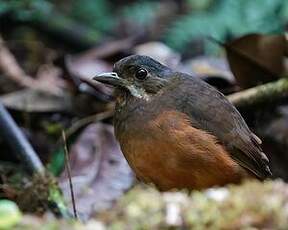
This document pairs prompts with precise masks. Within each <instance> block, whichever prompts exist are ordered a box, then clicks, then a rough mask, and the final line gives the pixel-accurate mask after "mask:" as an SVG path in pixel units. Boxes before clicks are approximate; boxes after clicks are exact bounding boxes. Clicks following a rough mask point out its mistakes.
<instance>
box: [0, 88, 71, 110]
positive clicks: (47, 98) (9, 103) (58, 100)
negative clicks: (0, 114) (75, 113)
mask: <svg viewBox="0 0 288 230" xmlns="http://www.w3.org/2000/svg"><path fill="white" fill-rule="evenodd" d="M0 100H1V102H2V103H3V104H4V105H5V106H6V107H7V108H9V109H14V110H19V111H25V112H61V111H64V112H69V111H71V110H72V103H71V102H72V100H71V96H70V95H69V94H66V93H65V92H64V91H63V92H62V94H61V96H57V95H53V94H49V93H46V92H40V91H38V90H35V89H32V88H30V89H23V90H19V91H16V92H12V93H9V94H5V95H4V96H1V97H0Z"/></svg>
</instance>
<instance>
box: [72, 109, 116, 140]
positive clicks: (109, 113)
mask: <svg viewBox="0 0 288 230" xmlns="http://www.w3.org/2000/svg"><path fill="white" fill-rule="evenodd" d="M113 114H114V109H109V110H108V111H105V112H102V113H97V114H95V115H92V116H89V117H85V118H83V119H80V120H78V121H76V122H74V123H73V125H72V126H71V127H70V128H68V129H67V130H66V137H67V139H68V138H69V137H70V136H71V135H73V134H74V133H75V132H77V131H78V130H79V129H81V128H82V127H84V126H86V125H88V124H90V123H92V122H98V121H102V120H104V119H107V118H109V117H112V116H113Z"/></svg>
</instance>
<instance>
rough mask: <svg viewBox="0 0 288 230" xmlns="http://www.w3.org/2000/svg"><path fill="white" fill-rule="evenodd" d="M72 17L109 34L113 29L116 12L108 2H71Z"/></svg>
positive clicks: (88, 0)
mask: <svg viewBox="0 0 288 230" xmlns="http://www.w3.org/2000/svg"><path fill="white" fill-rule="evenodd" d="M71 3H72V7H71V16H72V17H73V18H74V19H75V20H78V21H79V22H82V23H83V24H85V25H88V26H90V27H92V28H94V29H97V30H100V31H105V32H108V31H110V30H111V28H112V27H113V25H114V23H115V22H116V20H115V15H114V13H115V10H112V7H111V5H110V2H109V1H106V0H75V1H71Z"/></svg>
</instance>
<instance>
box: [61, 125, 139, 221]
mask: <svg viewBox="0 0 288 230" xmlns="http://www.w3.org/2000/svg"><path fill="white" fill-rule="evenodd" d="M70 165H71V174H72V181H73V185H74V193H75V200H76V207H77V211H78V212H79V213H81V214H82V215H84V216H87V217H89V216H92V215H93V214H95V213H96V212H99V211H102V210H105V209H107V208H111V206H112V205H113V204H114V201H115V200H116V199H118V198H119V197H120V196H121V195H122V194H123V193H124V192H125V191H126V190H127V189H129V188H130V187H131V185H132V183H133V181H134V176H133V173H132V171H131V169H130V167H129V166H128V164H127V162H126V160H125V158H124V156H123V154H122V153H121V151H120V147H119V145H118V143H117V141H116V139H115V137H114V133H113V127H112V126H111V125H107V124H102V123H97V124H92V125H89V126H88V127H87V128H86V129H85V130H84V131H83V133H82V134H81V135H80V136H79V138H78V139H77V140H76V142H75V144H74V145H73V146H72V148H71V151H70ZM60 187H61V188H62V189H63V192H64V195H65V197H67V198H68V197H69V200H70V190H69V184H68V178H67V174H66V172H65V171H64V172H63V173H62V176H61V178H60Z"/></svg>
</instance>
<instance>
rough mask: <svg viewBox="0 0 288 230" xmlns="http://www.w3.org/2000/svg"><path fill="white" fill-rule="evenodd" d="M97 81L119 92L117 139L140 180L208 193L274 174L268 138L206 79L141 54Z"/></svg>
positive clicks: (161, 187)
mask: <svg viewBox="0 0 288 230" xmlns="http://www.w3.org/2000/svg"><path fill="white" fill-rule="evenodd" d="M93 80H96V81H98V82H101V83H104V84H108V85H110V86H113V87H115V95H116V106H115V113H114V121H113V123H114V131H115V136H116V139H117V140H118V142H119V144H120V148H121V151H122V152H123V154H124V157H125V158H126V160H127V161H128V164H129V165H130V167H131V168H132V170H133V171H134V172H135V174H136V177H137V178H138V179H139V180H141V181H143V182H145V183H148V184H154V185H155V186H156V187H157V188H158V189H159V190H160V191H169V190H172V189H188V190H202V189H207V188H210V187H214V186H225V185H226V184H239V183H240V182H242V181H243V180H244V179H247V178H257V179H259V180H262V181H263V180H264V179H266V178H269V177H270V176H271V175H272V173H271V171H270V168H269V160H268V158H267V156H266V155H265V153H264V152H263V151H262V149H261V140H260V138H259V137H257V136H256V135H255V134H254V133H253V132H252V131H251V130H250V129H249V127H248V125H247V124H246V122H245V120H244V119H243V117H242V116H241V115H240V113H239V112H238V110H237V109H236V108H235V107H234V106H233V105H232V104H231V103H230V102H229V101H228V100H227V99H226V97H225V96H224V95H223V94H222V93H221V92H219V91H218V90H217V89H216V88H214V87H213V86H211V85H209V84H208V83H206V82H204V81H203V80H201V79H199V78H196V77H193V76H190V75H188V74H185V73H181V72H177V71H173V70H172V69H170V68H169V67H167V66H165V65H163V64H161V63H159V62H158V61H156V60H154V59H152V58H151V57H149V56H141V55H131V56H128V57H125V58H123V59H121V60H119V61H118V62H116V63H115V64H114V67H113V72H110V73H102V74H98V75H96V76H94V77H93Z"/></svg>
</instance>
